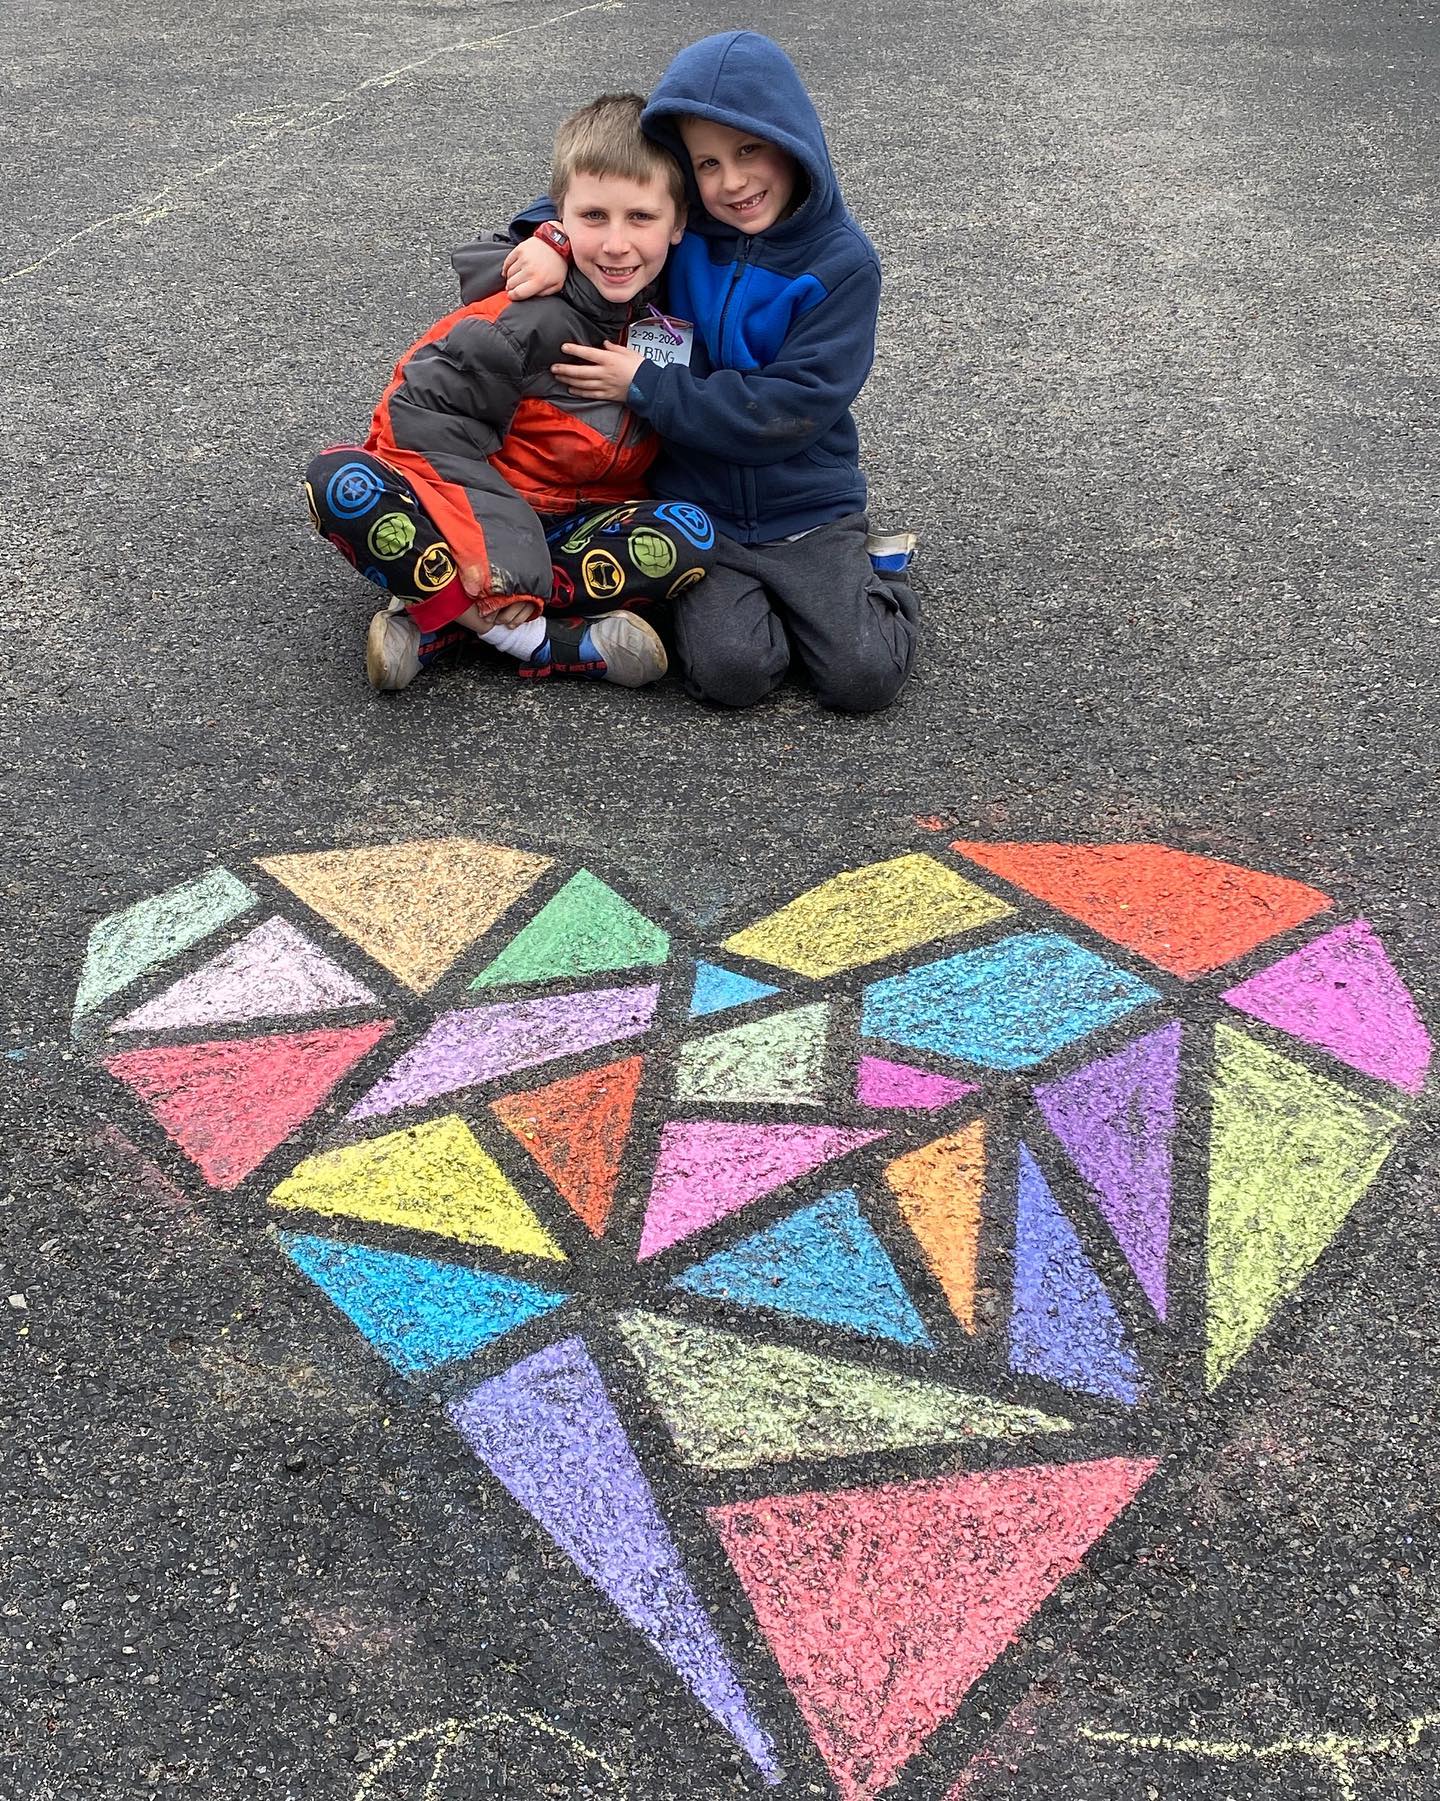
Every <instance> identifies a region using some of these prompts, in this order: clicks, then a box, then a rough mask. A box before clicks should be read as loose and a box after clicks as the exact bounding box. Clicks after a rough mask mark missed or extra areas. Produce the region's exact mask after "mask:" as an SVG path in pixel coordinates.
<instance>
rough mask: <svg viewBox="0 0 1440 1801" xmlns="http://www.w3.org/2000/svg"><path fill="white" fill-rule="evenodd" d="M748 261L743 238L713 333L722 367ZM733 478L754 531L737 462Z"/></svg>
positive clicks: (747, 247) (742, 471)
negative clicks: (727, 328)
mask: <svg viewBox="0 0 1440 1801" xmlns="http://www.w3.org/2000/svg"><path fill="white" fill-rule="evenodd" d="M749 261H750V239H749V238H744V239H743V240H742V241H741V244H740V251H739V254H738V255H737V256H736V258H735V271H734V273H733V274H732V275H731V277H730V286H729V287H728V288H727V289H726V290H725V299H724V300H723V302H722V303H721V306H720V328H719V330H718V331H717V332H716V334H715V342H716V345H717V346H718V348H719V351H720V362H721V365H722V367H723V366H724V365H725V364H726V362H727V360H728V359H727V355H726V353H727V350H728V346H727V344H726V342H725V321H726V320H727V319H728V318H729V316H730V302H731V301H732V300H733V299H734V297H735V290H736V288H738V287H739V286H740V282H741V278H742V277H743V276H744V274H745V269H746V266H747V264H748V263H749ZM752 479H753V478H752ZM734 480H735V485H736V487H737V488H738V489H739V492H740V502H741V504H740V508H739V509H738V510H739V512H740V516H741V518H742V519H743V520H744V522H745V527H746V530H747V531H756V530H758V529H759V528H758V524H757V522H756V519H755V517H754V513H755V509H754V507H753V505H752V504H751V501H750V494H749V492H748V490H747V486H746V481H747V471H746V470H745V469H744V468H743V467H742V466H740V465H739V464H737V465H736V466H735V474H734Z"/></svg>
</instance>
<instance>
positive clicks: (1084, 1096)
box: [1035, 1023, 1180, 1319]
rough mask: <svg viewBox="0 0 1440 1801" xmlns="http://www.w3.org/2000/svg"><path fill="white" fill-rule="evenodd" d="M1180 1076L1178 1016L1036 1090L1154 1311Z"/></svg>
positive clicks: (1161, 1303)
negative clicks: (1167, 1023)
mask: <svg viewBox="0 0 1440 1801" xmlns="http://www.w3.org/2000/svg"><path fill="white" fill-rule="evenodd" d="M1179 1079H1180V1027H1179V1025H1178V1023H1177V1024H1174V1025H1168V1026H1163V1027H1162V1028H1161V1029H1160V1030H1159V1031H1158V1032H1151V1033H1148V1034H1147V1035H1146V1036H1145V1037H1143V1038H1137V1039H1135V1040H1134V1042H1133V1043H1131V1044H1127V1045H1126V1046H1125V1047H1124V1048H1123V1049H1122V1050H1118V1051H1116V1052H1114V1053H1113V1055H1111V1056H1108V1057H1101V1058H1099V1059H1097V1061H1095V1062H1094V1063H1087V1064H1085V1065H1084V1067H1083V1068H1081V1069H1077V1070H1075V1071H1074V1072H1073V1073H1072V1074H1070V1075H1068V1076H1065V1077H1063V1078H1062V1079H1061V1080H1060V1081H1058V1082H1049V1083H1046V1084H1045V1085H1043V1086H1042V1087H1038V1088H1037V1089H1036V1090H1035V1099H1036V1101H1037V1102H1038V1103H1039V1106H1040V1111H1041V1112H1042V1113H1043V1114H1044V1116H1045V1120H1046V1123H1047V1124H1048V1125H1049V1127H1050V1130H1051V1131H1052V1132H1053V1133H1054V1134H1055V1136H1056V1137H1057V1138H1058V1139H1059V1140H1060V1142H1061V1144H1063V1145H1064V1147H1065V1149H1066V1151H1067V1152H1068V1153H1069V1155H1070V1158H1071V1161H1072V1162H1073V1163H1074V1165H1075V1167H1076V1169H1078V1170H1079V1172H1080V1174H1081V1175H1082V1176H1083V1177H1084V1178H1085V1181H1086V1183H1087V1184H1088V1185H1089V1187H1090V1189H1091V1191H1092V1193H1093V1195H1094V1199H1095V1204H1096V1206H1097V1207H1098V1208H1099V1210H1100V1212H1101V1214H1102V1215H1103V1216H1104V1218H1105V1221H1106V1223H1107V1224H1108V1225H1109V1227H1110V1230H1111V1231H1112V1232H1113V1233H1114V1235H1115V1242H1116V1243H1117V1244H1118V1245H1119V1246H1120V1249H1121V1250H1122V1251H1123V1252H1124V1255H1125V1261H1126V1262H1127V1263H1128V1264H1129V1265H1130V1267H1131V1269H1133V1270H1134V1272H1135V1274H1136V1276H1137V1278H1138V1279H1139V1282H1140V1286H1141V1287H1142V1288H1143V1289H1144V1290H1145V1293H1146V1295H1147V1296H1148V1297H1149V1299H1150V1303H1151V1305H1152V1306H1153V1307H1154V1309H1155V1311H1156V1313H1157V1314H1158V1315H1159V1317H1160V1318H1161V1319H1164V1317H1165V1305H1166V1262H1167V1259H1168V1256H1169V1247H1170V1174H1171V1145H1172V1140H1173V1139H1174V1136H1175V1095H1176V1088H1177V1085H1178V1083H1179Z"/></svg>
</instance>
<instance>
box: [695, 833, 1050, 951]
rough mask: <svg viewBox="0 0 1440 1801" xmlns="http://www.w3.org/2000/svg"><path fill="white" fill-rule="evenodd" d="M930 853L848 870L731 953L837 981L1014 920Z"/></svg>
mask: <svg viewBox="0 0 1440 1801" xmlns="http://www.w3.org/2000/svg"><path fill="white" fill-rule="evenodd" d="M1013 911H1014V909H1013V908H1012V907H1011V905H1010V903H1009V902H1008V901H1003V900H1000V899H999V898H998V897H997V896H995V895H993V894H988V893H987V892H986V891H985V890H984V889H983V888H977V887H976V886H975V884H974V883H973V882H967V881H966V880H965V879H964V877H963V876H961V875H959V874H958V873H957V872H956V871H955V870H953V869H951V868H950V867H949V866H948V865H947V864H944V863H941V862H940V861H939V860H938V859H937V858H935V857H932V856H928V855H927V854H926V853H925V852H923V851H915V852H911V853H910V854H909V855H907V856H903V857H891V858H890V859H889V860H888V861H887V862H884V863H871V864H868V865H867V866H866V867H865V868H863V869H849V870H846V871H845V872H844V873H843V874H841V875H837V876H832V877H831V878H830V880H829V881H828V882H822V883H821V884H820V886H819V887H818V888H811V889H809V890H808V891H807V892H806V893H804V894H802V895H799V896H797V898H796V899H795V900H792V901H790V902H789V903H788V904H787V905H786V906H783V907H781V908H780V910H779V911H778V912H776V913H771V914H768V915H767V916H766V917H765V918H764V919H761V920H757V921H756V923H755V924H754V925H752V926H747V927H746V928H745V930H744V931H743V932H736V933H735V934H734V935H733V937H730V938H727V939H726V940H725V949H726V950H727V951H731V952H732V953H733V954H734V955H735V956H737V957H748V958H750V959H752V960H753V961H754V962H756V963H769V964H773V965H774V966H775V967H777V968H779V969H793V970H794V971H795V972H796V974H797V975H802V976H833V975H838V974H839V972H840V971H841V970H842V969H856V968H858V967H860V966H861V965H862V964H866V963H878V962H880V961H881V960H882V958H885V957H893V956H895V955H896V954H897V953H899V952H900V951H905V950H911V949H913V948H914V947H915V946H916V945H917V944H930V943H933V942H934V940H935V939H937V938H948V937H950V936H951V935H952V934H953V933H956V932H968V931H973V930H974V928H975V927H977V926H982V925H988V924H990V922H991V921H992V920H996V919H1003V918H1004V917H1005V915H1006V914H1007V913H1011V912H1013Z"/></svg>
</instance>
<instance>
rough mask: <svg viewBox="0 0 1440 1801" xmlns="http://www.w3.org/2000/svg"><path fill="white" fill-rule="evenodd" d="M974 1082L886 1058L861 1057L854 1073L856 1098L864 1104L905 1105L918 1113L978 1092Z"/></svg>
mask: <svg viewBox="0 0 1440 1801" xmlns="http://www.w3.org/2000/svg"><path fill="white" fill-rule="evenodd" d="M977 1092H978V1091H977V1089H976V1086H975V1084H974V1083H973V1082H957V1081H956V1080H955V1079H954V1077H953V1076H937V1075H932V1074H931V1072H930V1071H929V1070H928V1069H916V1068H914V1067H913V1065H911V1064H909V1063H891V1062H889V1061H888V1060H887V1059H886V1058H884V1057H862V1058H861V1059H860V1067H859V1069H858V1070H857V1071H856V1072H855V1099H856V1100H857V1101H858V1102H859V1103H860V1105H861V1106H862V1107H874V1108H875V1109H876V1110H877V1111H878V1110H879V1109H880V1108H882V1107H894V1108H900V1107H905V1108H909V1109H911V1110H912V1111H913V1112H917V1113H933V1112H934V1111H935V1110H936V1108H937V1107H948V1106H949V1105H950V1103H951V1101H958V1100H959V1099H960V1097H961V1095H965V1094H975V1093H977Z"/></svg>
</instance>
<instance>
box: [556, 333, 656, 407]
mask: <svg viewBox="0 0 1440 1801" xmlns="http://www.w3.org/2000/svg"><path fill="white" fill-rule="evenodd" d="M560 348H561V349H562V350H563V351H564V352H565V354H566V355H567V356H573V357H579V358H581V359H582V360H581V361H579V362H575V363H551V365H550V373H551V374H552V375H553V376H554V377H555V379H556V380H557V381H559V382H562V383H563V384H564V385H565V386H566V387H567V388H568V389H569V390H570V392H571V393H572V394H576V395H579V396H580V397H581V398H582V399H585V400H624V399H625V397H626V395H627V394H628V393H629V392H630V384H631V382H632V381H634V379H635V371H636V370H637V369H638V368H639V367H640V365H641V363H643V362H644V361H645V359H644V357H643V356H641V354H640V352H639V351H638V350H627V349H626V348H625V346H624V345H623V344H611V343H608V342H607V343H606V344H605V346H604V348H603V349H600V350H597V349H596V348H595V346H594V345H593V344H562V345H561V346H560Z"/></svg>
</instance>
